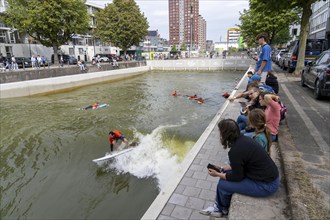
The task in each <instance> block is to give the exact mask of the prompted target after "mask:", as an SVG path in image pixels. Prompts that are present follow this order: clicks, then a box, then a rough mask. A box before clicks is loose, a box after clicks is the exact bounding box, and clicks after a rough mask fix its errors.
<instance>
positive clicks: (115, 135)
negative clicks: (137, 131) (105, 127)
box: [109, 130, 125, 152]
mask: <svg viewBox="0 0 330 220" xmlns="http://www.w3.org/2000/svg"><path fill="white" fill-rule="evenodd" d="M112 133H113V135H110V134H111V133H110V134H109V142H110V149H111V152H112V151H113V142H114V141H116V142H117V140H122V141H124V139H125V137H124V136H123V135H122V133H120V131H118V130H114V131H112Z"/></svg>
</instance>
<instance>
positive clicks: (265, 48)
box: [255, 33, 272, 82]
mask: <svg viewBox="0 0 330 220" xmlns="http://www.w3.org/2000/svg"><path fill="white" fill-rule="evenodd" d="M256 40H257V41H258V43H259V45H260V46H261V52H260V54H259V59H258V61H257V65H256V71H255V72H256V73H257V74H258V75H259V76H261V82H265V81H266V75H267V73H268V71H271V70H272V59H271V56H270V55H271V52H272V49H271V47H270V46H269V44H267V40H268V36H267V34H266V33H261V34H258V36H257V37H256Z"/></svg>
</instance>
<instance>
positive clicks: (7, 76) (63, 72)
mask: <svg viewBox="0 0 330 220" xmlns="http://www.w3.org/2000/svg"><path fill="white" fill-rule="evenodd" d="M118 65H119V69H123V68H130V67H140V66H145V65H146V62H144V61H143V62H142V61H141V62H118ZM88 68H89V71H88V72H89V73H92V72H99V71H108V70H113V67H112V65H111V64H108V63H107V64H105V63H102V64H101V68H100V69H98V68H97V67H96V66H88ZM80 73H81V71H80V68H79V67H78V66H76V65H70V66H64V67H58V66H55V65H53V66H51V67H50V68H48V67H46V68H40V69H32V68H28V69H25V71H23V70H19V71H6V72H1V73H0V84H2V83H12V82H19V81H26V80H35V79H44V78H53V77H59V76H68V75H75V74H80Z"/></svg>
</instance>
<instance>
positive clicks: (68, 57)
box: [51, 54, 78, 65]
mask: <svg viewBox="0 0 330 220" xmlns="http://www.w3.org/2000/svg"><path fill="white" fill-rule="evenodd" d="M60 57H61V55H60V54H58V60H60ZM62 57H63V62H64V64H70V65H76V64H77V63H78V60H77V58H75V57H74V56H73V55H67V54H62ZM51 59H52V63H54V54H52V58H51Z"/></svg>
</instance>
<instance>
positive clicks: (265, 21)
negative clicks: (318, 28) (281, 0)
mask: <svg viewBox="0 0 330 220" xmlns="http://www.w3.org/2000/svg"><path fill="white" fill-rule="evenodd" d="M239 19H240V21H241V24H240V25H238V26H239V27H240V29H241V34H242V36H243V38H244V41H245V42H246V43H247V44H248V46H255V45H256V43H255V37H256V36H257V35H258V34H259V33H261V32H265V33H267V34H268V36H269V40H268V43H269V44H275V43H278V42H280V43H282V42H286V41H287V40H288V31H289V26H290V25H292V24H294V23H296V22H297V21H298V20H299V11H297V10H296V9H295V10H294V9H292V10H287V9H281V10H276V11H274V10H269V9H268V5H266V4H265V3H263V2H260V1H258V0H250V9H249V10H244V11H243V13H241V16H240V18H239ZM282 37H284V39H282Z"/></svg>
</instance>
